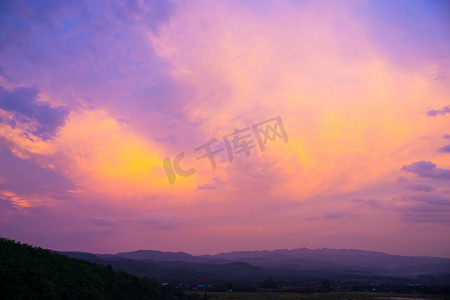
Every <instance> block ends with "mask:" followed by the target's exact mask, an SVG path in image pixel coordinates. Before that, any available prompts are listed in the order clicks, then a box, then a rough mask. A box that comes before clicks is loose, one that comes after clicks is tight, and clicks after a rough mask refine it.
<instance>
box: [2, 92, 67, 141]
mask: <svg viewBox="0 0 450 300" xmlns="http://www.w3.org/2000/svg"><path fill="white" fill-rule="evenodd" d="M38 98H39V97H38V90H37V89H36V88H24V87H19V88H16V89H14V90H13V91H12V92H10V91H7V90H5V89H4V88H2V87H1V86H0V109H3V110H5V111H8V112H10V113H12V114H13V116H14V120H0V121H1V122H3V123H4V124H7V125H9V126H11V127H13V128H14V127H15V126H16V122H20V123H28V124H33V125H34V128H35V129H34V130H31V131H30V133H32V134H34V135H36V136H39V137H40V138H42V139H44V140H48V139H51V138H53V137H54V136H55V135H56V133H57V131H58V129H59V127H61V126H63V125H64V123H65V121H66V118H67V115H68V114H69V112H68V110H67V109H66V108H63V107H51V106H50V105H49V104H46V103H41V102H38V101H37V99H38Z"/></svg>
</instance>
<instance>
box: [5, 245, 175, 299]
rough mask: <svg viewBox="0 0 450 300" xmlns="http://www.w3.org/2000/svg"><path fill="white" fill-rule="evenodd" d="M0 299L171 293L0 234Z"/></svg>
mask: <svg viewBox="0 0 450 300" xmlns="http://www.w3.org/2000/svg"><path fill="white" fill-rule="evenodd" d="M84 256H85V257H86V258H89V259H92V260H95V257H96V256H95V255H93V254H84ZM0 299H173V295H171V293H169V291H168V290H167V289H165V288H163V287H161V286H160V284H159V283H158V282H157V281H156V280H154V279H152V280H150V279H147V278H138V277H136V276H134V275H130V274H128V273H125V272H123V271H116V270H114V269H112V268H111V266H103V265H99V264H94V263H91V262H88V261H86V260H81V259H77V258H69V257H67V256H65V255H62V254H58V253H55V252H52V251H50V250H44V249H41V248H37V247H32V246H29V245H26V244H20V243H16V242H15V241H13V240H9V239H4V238H0Z"/></svg>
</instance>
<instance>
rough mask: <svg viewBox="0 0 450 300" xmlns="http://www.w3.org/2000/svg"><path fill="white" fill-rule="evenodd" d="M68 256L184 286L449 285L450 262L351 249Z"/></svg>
mask: <svg viewBox="0 0 450 300" xmlns="http://www.w3.org/2000/svg"><path fill="white" fill-rule="evenodd" d="M64 253H65V254H66V255H68V256H72V257H78V258H83V259H87V260H89V261H92V262H96V263H102V264H110V265H112V266H113V267H114V268H117V269H119V270H124V271H127V272H130V273H132V274H135V275H138V276H147V277H152V278H156V279H158V280H161V281H171V280H172V281H176V280H179V281H185V280H249V281H252V280H264V279H266V278H268V277H274V278H277V279H278V280H304V279H313V278H329V279H340V280H352V279H355V280H356V279H361V278H373V277H393V278H404V277H417V276H434V278H441V279H442V278H443V279H444V280H447V281H448V278H449V276H450V259H448V258H439V257H426V256H423V257H411V256H400V255H390V254H385V253H381V252H373V251H363V250H352V249H315V250H313V249H307V248H301V249H293V250H286V249H284V250H275V251H268V250H263V251H237V252H229V253H221V254H217V255H200V256H194V255H191V254H188V253H185V252H162V251H155V250H139V251H133V252H121V253H117V254H114V255H111V254H91V253H83V252H64Z"/></svg>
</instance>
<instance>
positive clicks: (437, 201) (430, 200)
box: [409, 194, 450, 206]
mask: <svg viewBox="0 0 450 300" xmlns="http://www.w3.org/2000/svg"><path fill="white" fill-rule="evenodd" d="M409 200H412V201H418V202H424V203H427V204H429V205H434V206H449V205H450V199H449V198H444V197H442V196H440V195H436V194H431V195H430V194H426V195H412V196H409Z"/></svg>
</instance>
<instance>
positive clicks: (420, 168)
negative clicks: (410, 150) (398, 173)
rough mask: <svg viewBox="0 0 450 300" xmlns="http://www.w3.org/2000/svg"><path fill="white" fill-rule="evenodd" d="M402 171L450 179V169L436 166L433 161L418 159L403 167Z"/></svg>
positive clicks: (421, 175)
mask: <svg viewBox="0 0 450 300" xmlns="http://www.w3.org/2000/svg"><path fill="white" fill-rule="evenodd" d="M402 171H405V172H410V173H414V174H416V175H418V176H420V177H427V178H433V179H443V180H450V170H447V169H441V168H436V164H434V163H432V162H431V161H417V162H413V163H412V164H410V165H405V166H403V167H402Z"/></svg>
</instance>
